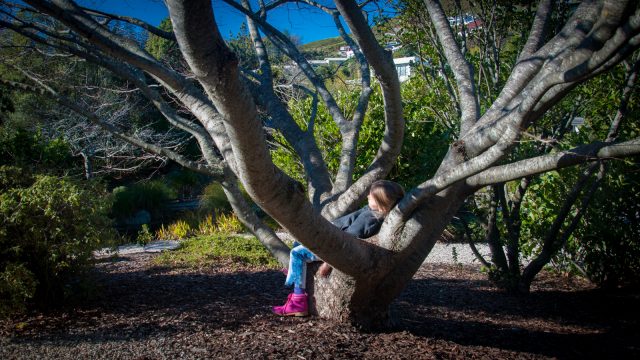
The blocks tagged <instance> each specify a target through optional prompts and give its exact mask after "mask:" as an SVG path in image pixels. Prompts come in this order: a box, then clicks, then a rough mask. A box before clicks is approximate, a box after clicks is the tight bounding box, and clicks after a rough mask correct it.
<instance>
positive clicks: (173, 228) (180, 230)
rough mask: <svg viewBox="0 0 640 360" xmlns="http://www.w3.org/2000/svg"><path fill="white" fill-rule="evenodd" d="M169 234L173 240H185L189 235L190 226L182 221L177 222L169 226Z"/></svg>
mask: <svg viewBox="0 0 640 360" xmlns="http://www.w3.org/2000/svg"><path fill="white" fill-rule="evenodd" d="M168 230H169V233H171V234H172V235H173V238H174V239H186V238H187V237H188V236H189V235H191V226H190V225H189V223H187V222H186V221H184V220H177V221H175V222H174V223H172V224H171V225H169V228H168Z"/></svg>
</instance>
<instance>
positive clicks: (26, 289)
mask: <svg viewBox="0 0 640 360" xmlns="http://www.w3.org/2000/svg"><path fill="white" fill-rule="evenodd" d="M14 183H16V182H14ZM109 207H110V201H109V200H108V197H106V192H105V191H104V188H103V187H102V186H100V185H99V184H97V183H90V184H87V185H85V186H81V185H80V184H78V183H76V182H74V181H72V180H70V179H67V178H55V177H51V176H36V177H35V179H34V183H33V184H32V185H30V186H28V187H17V188H11V189H8V190H6V191H4V192H3V193H1V194H0V223H1V224H2V227H1V228H0V271H1V273H2V279H3V280H2V284H1V285H0V288H1V289H2V290H1V291H2V292H3V294H2V295H3V296H2V298H3V299H5V302H4V303H3V307H4V308H5V309H11V308H16V301H24V299H26V298H30V297H33V299H32V300H33V302H34V303H35V304H37V305H41V306H49V305H56V304H59V303H61V302H62V301H63V300H65V299H66V298H68V296H69V295H71V294H72V292H73V291H75V290H78V289H74V288H73V286H72V284H78V282H77V280H78V275H80V274H82V273H83V272H84V270H86V269H87V266H88V264H89V259H90V257H91V253H92V250H94V249H96V248H97V247H98V246H102V245H104V244H107V243H108V242H109V241H110V240H111V239H112V235H113V234H112V231H111V227H110V225H111V222H110V220H109V218H108V217H107V216H106V214H107V213H108V209H109ZM34 284H35V287H34ZM7 299H8V300H7ZM12 304H13V305H12Z"/></svg>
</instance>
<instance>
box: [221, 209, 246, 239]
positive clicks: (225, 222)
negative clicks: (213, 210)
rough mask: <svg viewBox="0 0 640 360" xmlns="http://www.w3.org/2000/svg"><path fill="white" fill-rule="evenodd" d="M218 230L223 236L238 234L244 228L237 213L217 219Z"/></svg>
mask: <svg viewBox="0 0 640 360" xmlns="http://www.w3.org/2000/svg"><path fill="white" fill-rule="evenodd" d="M216 229H217V230H218V231H219V232H221V233H223V234H238V233H240V232H242V230H243V229H244V226H243V225H242V223H241V222H240V219H238V217H237V216H236V214H235V213H230V214H220V215H219V216H218V218H217V219H216Z"/></svg>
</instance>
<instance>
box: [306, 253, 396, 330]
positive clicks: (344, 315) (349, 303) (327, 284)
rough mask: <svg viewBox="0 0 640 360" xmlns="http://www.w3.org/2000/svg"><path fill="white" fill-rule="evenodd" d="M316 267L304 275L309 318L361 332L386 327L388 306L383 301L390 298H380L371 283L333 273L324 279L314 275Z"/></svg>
mask: <svg viewBox="0 0 640 360" xmlns="http://www.w3.org/2000/svg"><path fill="white" fill-rule="evenodd" d="M319 264H320V263H314V264H310V265H311V266H310V267H309V268H308V273H307V293H308V294H309V312H310V314H312V315H316V316H319V317H321V318H323V319H330V320H334V321H338V322H343V323H350V324H352V325H355V326H357V327H359V328H361V329H365V330H371V329H383V328H386V327H388V326H389V325H390V323H391V320H392V319H391V316H390V312H389V307H390V305H391V302H390V301H388V300H384V299H389V298H391V299H393V297H389V296H380V294H379V291H380V290H379V287H377V286H376V284H375V283H374V282H362V281H356V280H355V279H354V278H352V277H350V276H348V275H346V274H344V273H341V272H339V271H337V270H336V269H333V271H332V273H331V275H329V276H328V277H322V276H320V275H317V274H316V271H317V269H318V267H319ZM376 283H377V282H376Z"/></svg>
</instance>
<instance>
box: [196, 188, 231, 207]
mask: <svg viewBox="0 0 640 360" xmlns="http://www.w3.org/2000/svg"><path fill="white" fill-rule="evenodd" d="M200 211H201V212H205V213H214V212H215V213H229V212H231V204H229V200H227V196H226V195H225V194H224V190H222V186H221V185H220V184H219V183H217V182H213V183H211V184H209V185H207V187H205V188H204V192H203V194H202V199H201V200H200Z"/></svg>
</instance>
